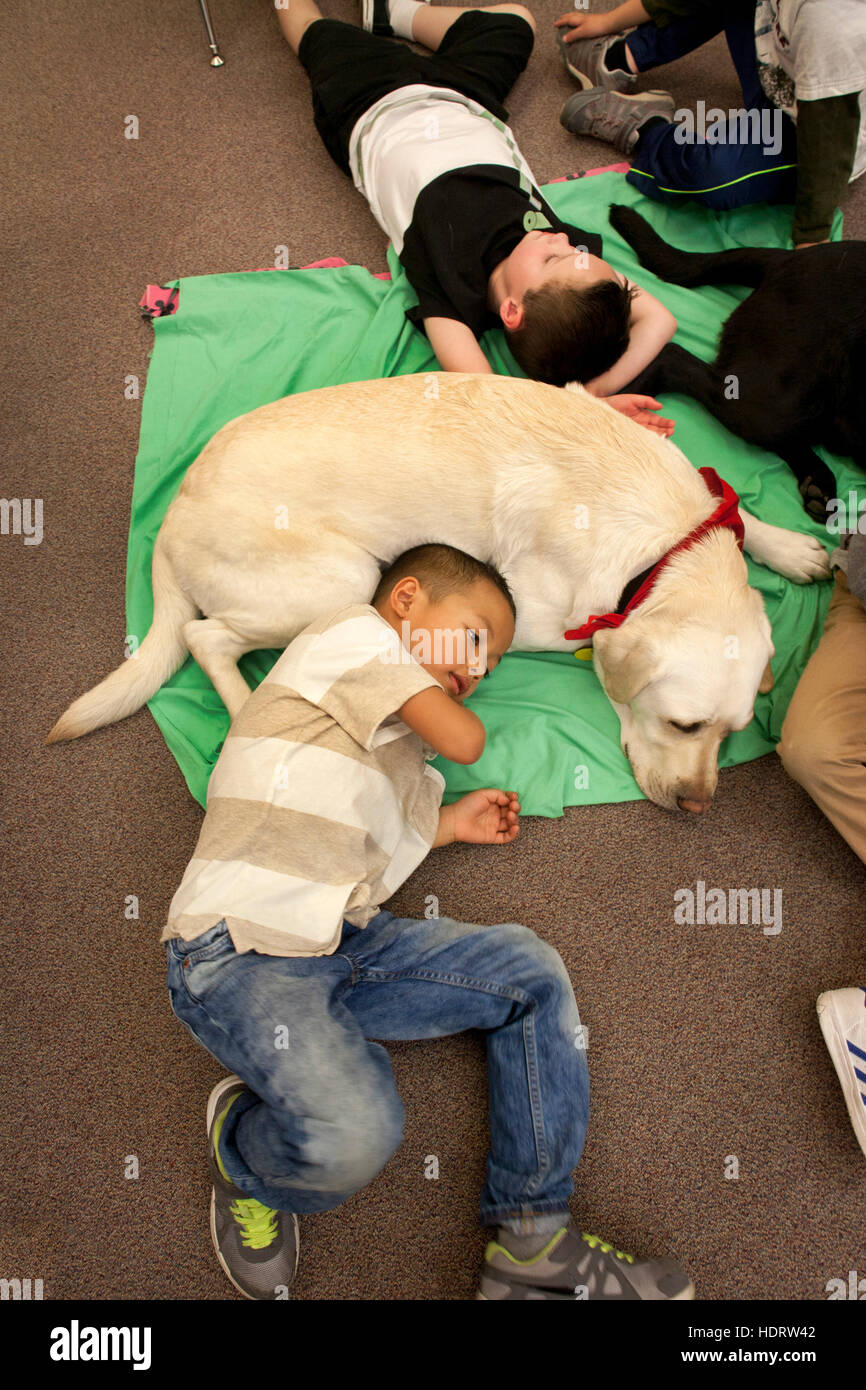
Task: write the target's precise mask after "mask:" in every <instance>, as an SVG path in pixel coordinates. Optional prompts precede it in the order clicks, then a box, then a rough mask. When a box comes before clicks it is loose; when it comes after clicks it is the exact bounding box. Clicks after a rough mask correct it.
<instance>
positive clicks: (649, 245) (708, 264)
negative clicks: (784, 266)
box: [610, 203, 793, 289]
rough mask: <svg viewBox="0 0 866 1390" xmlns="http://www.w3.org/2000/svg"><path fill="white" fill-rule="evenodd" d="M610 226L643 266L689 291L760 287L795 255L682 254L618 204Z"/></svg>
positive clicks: (768, 250) (753, 251) (748, 251)
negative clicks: (706, 287)
mask: <svg viewBox="0 0 866 1390" xmlns="http://www.w3.org/2000/svg"><path fill="white" fill-rule="evenodd" d="M610 223H611V226H612V227H613V228H614V230H615V231H617V232H619V234H620V236H621V237H622V238H623V240H624V241H627V242H628V244H629V246H631V247H632V249H633V250H634V251H636V252H637V255H638V259H639V260H640V263H641V265H645V266H646V268H647V270H651V271H652V273H653V275H658V276H659V277H660V278H661V279H662V280H668V281H670V282H671V284H674V285H684V286H685V287H686V288H687V289H689V288H692V287H693V286H694V285H751V286H752V287H754V286H755V285H759V284H760V283H761V281H762V280H763V278H764V276H765V275H766V273H767V271H768V270H772V268H773V267H774V266H777V265H780V264H781V263H782V261H785V260H788V259H789V257H790V256H791V255H792V254H793V252H791V251H785V250H783V249H782V248H781V247H778V246H743V247H738V248H737V249H736V250H734V251H680V250H679V248H678V247H676V246H668V244H667V242H666V241H662V239H661V237H660V236H659V235H658V234H657V233H656V232H654V231H653V229H652V227H651V226H650V224H649V223H648V222H647V221H646V220H645V219H644V218H643V217H641V215H640V213H639V212H635V210H634V208H630V207H626V206H625V205H624V204H622V203H616V204H614V206H613V207H612V208H611V209H610Z"/></svg>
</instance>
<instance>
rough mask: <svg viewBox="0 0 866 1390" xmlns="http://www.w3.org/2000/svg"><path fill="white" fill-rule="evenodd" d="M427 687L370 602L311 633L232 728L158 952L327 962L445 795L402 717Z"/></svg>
mask: <svg viewBox="0 0 866 1390" xmlns="http://www.w3.org/2000/svg"><path fill="white" fill-rule="evenodd" d="M435 685H437V682H436V680H435V679H434V678H433V676H431V675H429V674H428V673H427V672H426V671H425V670H424V668H423V667H422V666H421V665H420V664H419V663H418V662H417V661H416V660H415V658H414V657H413V656H412V655H411V654H410V652H409V651H408V650H407V649H406V648H405V647H404V646H403V643H402V642H401V640H400V638H399V636H398V634H397V633H396V632H395V631H394V629H393V628H392V627H391V626H390V625H389V624H388V623H386V622H385V620H384V618H382V617H380V615H379V614H378V613H377V612H376V610H375V608H373V607H371V606H370V605H369V604H356V605H352V606H350V607H348V608H343V609H341V610H340V612H338V613H336V614H333V615H331V616H330V617H327V618H322V619H319V620H317V621H316V622H313V623H311V624H310V626H309V627H307V628H305V629H304V631H303V632H302V633H300V634H299V636H298V637H296V638H295V640H294V641H293V642H292V643H291V644H290V645H289V646H288V647H287V648H286V650H285V652H284V653H283V655H282V656H281V657H280V659H279V660H278V661H277V663H276V664H275V666H274V667H273V668H272V669H271V671H270V672H269V673H268V675H267V676H266V677H265V679H264V680H263V681H262V682H261V684H260V685H259V686H258V688H257V689H256V690H254V691H253V692H252V694H251V695H250V698H249V700H247V702H246V703H245V704H244V705H243V706H242V708H241V710H240V712H239V714H238V715H237V717H236V718H235V720H234V722H233V724H232V726H231V728H230V730H229V733H228V736H227V738H226V741H225V743H224V745H223V749H222V752H221V753H220V756H219V758H218V760H217V763H216V766H215V767H214V770H213V772H212V774H211V778H210V782H209V784H208V794H207V809H206V811H205V818H204V822H203V824H202V828H201V833H200V835H199V839H198V844H197V845H196V849H195V854H194V855H193V858H192V859H191V861H190V863H189V865H188V866H187V869H186V873H185V874H184V876H183V879H182V881H181V884H180V887H179V888H178V890H177V892H176V893H175V895H174V898H173V899H172V902H171V906H170V908H169V912H168V924H167V925H166V927H165V929H164V931H163V933H162V937H161V940H163V941H167V940H169V939H171V938H172V937H182V938H183V939H184V940H186V941H189V940H191V939H192V938H193V937H196V936H199V935H201V933H202V932H204V931H207V930H208V928H209V927H212V926H214V925H215V923H217V922H219V921H220V920H221V919H222V918H225V920H226V923H227V925H228V929H229V933H230V935H231V938H232V942H233V943H234V946H235V949H236V950H238V951H250V950H254V951H260V952H262V953H263V954H265V955H273V956H323V955H330V954H331V953H332V952H333V951H335V950H336V948H337V945H338V944H339V940H340V934H341V930H342V922H343V918H346V919H347V920H348V921H349V922H351V923H352V924H353V925H354V926H358V927H363V926H366V924H367V923H368V922H369V921H370V919H371V918H372V917H374V916H375V915H376V913H377V912H378V911H379V909H380V905H381V903H382V902H383V901H384V900H385V899H387V898H389V897H390V896H391V894H392V893H394V892H396V890H397V889H398V888H399V886H400V884H401V883H403V882H404V881H405V879H407V878H408V877H409V875H410V874H411V873H412V872H413V870H414V869H416V868H417V866H418V865H419V864H420V863H421V861H422V860H423V859H424V857H425V856H426V854H427V853H428V851H429V850H430V848H431V846H432V844H433V841H434V839H435V837H436V830H437V826H438V823H439V807H440V804H441V801H442V791H443V788H444V785H445V782H444V778H443V777H442V774H441V773H440V772H437V771H436V769H435V768H432V767H430V766H429V765H428V762H427V759H428V758H430V757H432V756H434V750H433V749H432V748H429V747H428V746H427V745H426V744H425V743H424V741H423V740H422V739H421V738H420V737H419V735H418V734H416V733H414V732H413V731H412V730H411V729H410V728H409V727H408V725H406V724H404V723H403V721H402V720H401V719H400V718H398V716H397V713H396V712H397V710H398V709H399V708H400V706H401V705H403V704H405V702H406V701H407V700H409V699H411V698H412V696H413V695H417V694H419V693H420V692H421V691H422V690H426V689H428V688H429V687H431V686H435Z"/></svg>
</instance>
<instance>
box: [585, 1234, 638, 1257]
mask: <svg viewBox="0 0 866 1390" xmlns="http://www.w3.org/2000/svg"><path fill="white" fill-rule="evenodd" d="M580 1238H581V1240H585V1241H586V1243H587V1245H588V1246H589V1248H590V1250H594V1249H595V1248H596V1246H598V1248H599V1249H600V1250H602V1251H604V1253H605V1255H609V1254H610V1252H611V1251H612V1250H613V1253H614V1255H616V1258H617V1259H618V1260H628V1262H629V1264H630V1265H633V1264H634V1255H627V1254H626V1253H625V1251H624V1250H614V1249H613V1246H612V1245H611V1244H610V1242H609V1241H606V1240H602V1239H601V1236H591V1235H589V1234H588V1233H587V1232H586V1231H581V1233H580Z"/></svg>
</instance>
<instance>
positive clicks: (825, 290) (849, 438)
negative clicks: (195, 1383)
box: [610, 205, 866, 521]
mask: <svg viewBox="0 0 866 1390" xmlns="http://www.w3.org/2000/svg"><path fill="white" fill-rule="evenodd" d="M610 220H611V223H612V225H613V226H614V228H615V229H616V230H617V231H618V232H619V234H620V236H622V237H624V238H625V240H626V241H627V242H628V243H629V245H630V246H633V247H634V249H635V251H636V252H637V254H638V256H639V258H640V260H641V263H642V264H643V265H645V266H647V267H648V269H649V270H651V271H653V273H654V274H655V275H658V276H660V277H661V278H662V279H663V280H670V281H672V282H673V283H674V284H676V285H685V286H689V287H690V286H692V285H704V284H715V285H753V286H755V292H754V294H751V295H749V297H748V299H745V300H744V301H743V303H742V304H740V305H738V306H737V308H736V309H735V310H734V312H733V313H732V314H731V316H730V318H729V319H728V320H727V322H726V323H725V325H724V327H723V328H722V334H721V338H720V339H719V348H718V352H717V354H716V360H715V362H712V363H707V362H702V361H701V359H700V358H699V357H694V356H693V355H692V354H691V353H690V352H686V351H685V350H684V349H683V348H681V347H678V346H677V345H676V344H675V343H669V344H668V345H667V347H665V348H663V349H662V351H661V352H660V353H659V355H658V357H656V359H655V361H653V362H651V363H650V365H649V366H648V367H647V368H646V370H645V371H643V372H642V373H641V374H640V376H639V377H637V378H636V379H635V380H634V381H633V382H632V383H631V384H630V385H629V386H627V387H624V388H623V389H624V390H625V391H636V392H639V393H641V394H645V395H658V394H659V392H665V391H674V392H681V393H682V394H683V395H686V396H693V397H694V398H695V400H697V401H700V403H701V405H703V406H704V407H705V408H706V409H707V410H709V411H710V413H711V414H713V415H714V416H715V417H716V419H717V420H719V421H720V422H721V423H722V424H723V425H725V426H726V428H727V429H729V430H731V431H732V433H734V434H737V435H739V436H740V438H741V439H746V440H748V442H749V443H750V444H758V445H760V447H761V448H762V449H769V450H771V451H772V452H773V453H776V454H778V455H779V457H780V458H782V459H784V460H785V462H786V463H787V464H788V465H789V467H790V468H791V470H792V471H793V473H794V475H795V476H796V478H797V482H798V485H799V488H800V492H801V494H802V497H803V505H804V506H805V508H806V510H807V512H809V514H810V515H811V516H813V517H814V518H815V519H816V520H818V521H824V520H825V518H826V514H827V512H826V504H827V502H828V500H829V499H830V498H831V497H836V496H837V495H838V494H837V490H836V479H835V478H834V476H833V473H832V472H831V470H830V469H829V468H828V467H827V465H826V464H825V463H824V462H823V461H822V460H821V459H820V458H819V457H818V455H817V454H816V453H815V452H814V446H815V445H816V444H817V445H821V446H823V447H824V448H826V449H829V450H830V451H831V452H833V453H838V454H846V455H849V456H850V457H851V458H852V459H853V461H854V463H855V464H857V466H858V467H859V468H862V469H864V470H866V375H864V373H866V242H863V241H839V242H835V243H830V244H828V245H824V246H813V247H806V248H804V250H802V251H783V250H780V249H773V248H770V247H756V248H754V249H751V248H744V249H742V250H737V251H719V252H707V253H703V252H689V251H680V250H677V248H676V247H674V246H668V245H667V244H666V242H664V241H662V239H661V237H659V236H657V235H656V233H655V232H654V231H653V230H652V228H651V227H650V226H649V224H648V223H647V222H645V221H644V219H643V218H642V217H641V216H640V215H639V214H638V213H636V212H635V211H634V209H633V208H629V207H623V206H620V205H618V206H615V207H612V208H611V210H610ZM732 378H733V381H732ZM729 397H730V399H729Z"/></svg>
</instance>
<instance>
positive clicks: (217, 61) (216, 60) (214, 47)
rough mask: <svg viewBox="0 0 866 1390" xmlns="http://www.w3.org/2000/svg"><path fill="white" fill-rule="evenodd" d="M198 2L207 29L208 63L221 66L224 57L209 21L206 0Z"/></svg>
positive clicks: (217, 66)
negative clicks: (209, 53)
mask: <svg viewBox="0 0 866 1390" xmlns="http://www.w3.org/2000/svg"><path fill="white" fill-rule="evenodd" d="M198 3H199V5H200V6H201V17H202V19H203V20H204V27H205V28H206V29H207V39H208V47H209V48H210V51H211V55H212V56H211V60H210V65H211V67H212V68H221V67H222V66H223V64H224V63H225V58H223V57H221V56H220V51H219V45H218V43H217V41H216V36H215V34H214V31H213V25H212V24H211V22H210V15H209V14H208V8H207V0H198Z"/></svg>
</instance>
